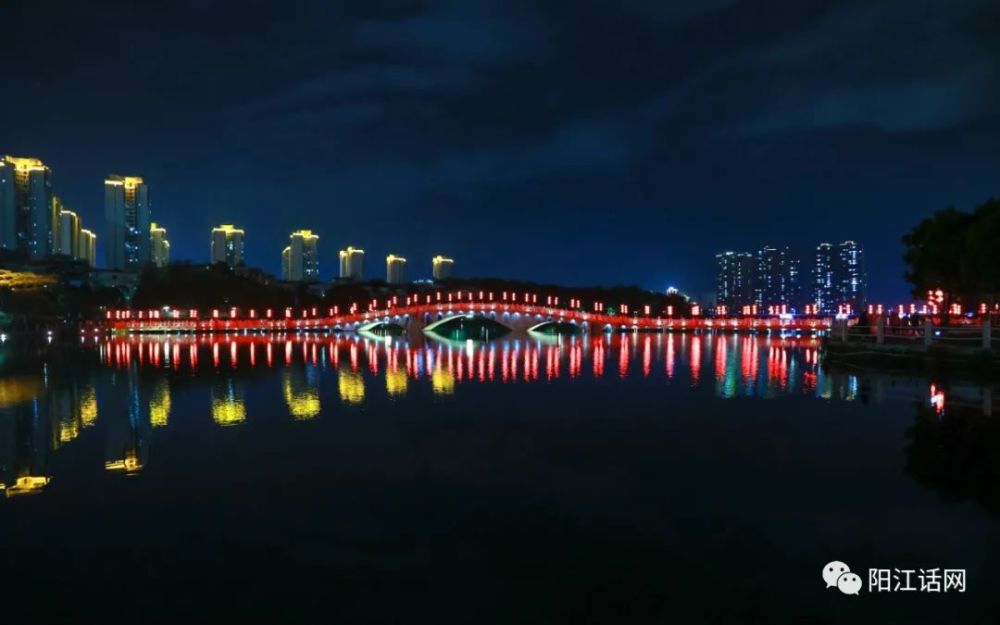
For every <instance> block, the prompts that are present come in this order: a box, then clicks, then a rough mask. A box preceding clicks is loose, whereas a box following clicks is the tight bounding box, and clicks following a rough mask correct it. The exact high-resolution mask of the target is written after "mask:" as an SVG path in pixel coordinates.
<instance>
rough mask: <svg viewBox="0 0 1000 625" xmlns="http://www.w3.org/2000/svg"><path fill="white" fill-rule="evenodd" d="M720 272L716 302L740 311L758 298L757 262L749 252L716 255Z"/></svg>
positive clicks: (734, 310) (729, 308) (736, 311)
mask: <svg viewBox="0 0 1000 625" xmlns="http://www.w3.org/2000/svg"><path fill="white" fill-rule="evenodd" d="M715 260H716V262H717V263H718V268H719V273H718V278H717V279H716V285H715V286H716V291H715V304H716V306H725V307H726V308H727V309H728V311H729V312H730V313H738V312H740V311H741V310H742V308H743V306H749V305H751V304H753V303H754V302H755V301H756V300H755V297H756V293H755V291H754V282H755V280H754V278H755V276H756V273H757V263H756V262H755V260H754V257H753V254H750V253H749V252H722V253H720V254H716V255H715Z"/></svg>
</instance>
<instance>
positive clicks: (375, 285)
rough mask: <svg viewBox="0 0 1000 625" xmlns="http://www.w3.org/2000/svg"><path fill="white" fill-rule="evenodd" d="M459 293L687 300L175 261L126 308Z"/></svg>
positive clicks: (610, 304) (659, 308)
mask: <svg viewBox="0 0 1000 625" xmlns="http://www.w3.org/2000/svg"><path fill="white" fill-rule="evenodd" d="M459 290H461V291H463V292H465V293H467V292H469V291H473V292H475V294H476V295H478V292H479V291H485V292H488V291H493V292H494V293H495V294H496V301H497V302H498V303H499V302H501V301H502V300H501V293H503V292H504V291H507V292H509V293H514V292H516V293H517V294H518V301H523V294H524V293H532V294H535V295H537V296H538V300H537V303H538V304H544V303H545V301H546V300H545V298H547V297H549V296H553V297H558V298H559V301H560V305H562V306H566V305H568V304H569V300H570V298H578V299H580V300H581V306H582V308H583V309H584V310H593V304H594V302H601V303H603V304H604V307H605V310H606V311H610V310H614V311H618V310H620V307H621V305H623V304H624V305H627V306H629V311H630V312H640V313H641V312H642V311H643V308H642V307H643V306H646V305H649V306H650V312H651V314H661V313H663V312H664V311H666V310H667V306H672V307H673V312H674V314H675V315H678V316H681V315H686V314H688V312H689V304H688V302H687V300H686V299H685V298H684V297H682V296H680V295H676V294H672V295H667V294H664V293H655V292H651V291H646V290H644V289H641V288H639V287H635V286H621V287H601V286H595V287H585V288H570V287H562V286H558V285H549V284H537V283H534V282H525V281H518V280H502V279H498V278H450V279H447V280H443V281H441V282H439V283H437V284H433V285H432V284H427V283H410V284H401V285H390V284H387V283H386V282H385V281H382V280H371V281H367V282H342V283H339V282H335V283H334V284H332V285H330V286H329V287H327V288H325V289H324V287H323V286H320V285H305V284H294V283H281V282H273V281H267V280H266V279H264V278H263V276H262V274H259V273H254V272H242V273H241V272H240V271H239V270H233V269H230V268H229V267H226V266H225V265H221V264H220V265H214V266H208V267H207V266H204V265H188V264H181V263H178V264H173V265H170V266H169V267H167V268H164V269H149V270H147V271H145V272H143V274H142V276H141V278H140V282H139V286H138V288H137V289H136V292H135V295H134V297H133V298H132V306H133V307H135V308H159V307H162V306H172V307H175V308H198V309H206V308H228V307H233V306H235V307H240V308H245V307H253V308H263V307H270V308H285V307H296V308H308V307H313V306H316V307H323V308H329V307H332V306H338V307H340V309H341V310H346V309H347V307H349V306H350V305H351V304H358V306H359V307H360V308H361V309H362V310H364V309H365V308H367V305H368V303H369V302H371V301H372V300H376V301H377V302H379V303H380V307H381V305H382V304H384V302H385V301H386V300H387V299H389V298H392V297H396V298H397V302H400V303H402V302H404V301H405V299H406V297H408V296H411V295H428V294H433V293H434V292H436V291H445V292H452V293H454V292H457V291H459Z"/></svg>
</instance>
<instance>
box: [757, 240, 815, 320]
mask: <svg viewBox="0 0 1000 625" xmlns="http://www.w3.org/2000/svg"><path fill="white" fill-rule="evenodd" d="M755 291H756V303H757V305H758V306H759V307H760V309H761V310H762V311H764V310H767V309H769V308H771V307H773V308H775V309H777V308H780V307H781V306H785V307H786V309H787V310H788V312H793V311H796V310H797V309H799V308H800V307H802V305H803V303H804V302H803V301H802V275H801V261H800V258H799V254H798V252H797V251H795V250H794V249H792V248H790V247H782V248H777V247H771V246H769V245H765V246H764V247H762V248H761V249H760V251H758V252H757V275H756V285H755Z"/></svg>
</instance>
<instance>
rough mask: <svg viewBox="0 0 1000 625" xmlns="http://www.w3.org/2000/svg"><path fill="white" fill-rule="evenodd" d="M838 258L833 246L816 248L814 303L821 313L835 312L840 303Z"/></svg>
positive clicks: (824, 245) (827, 244) (823, 244)
mask: <svg viewBox="0 0 1000 625" xmlns="http://www.w3.org/2000/svg"><path fill="white" fill-rule="evenodd" d="M837 262H838V258H837V253H836V250H835V248H834V246H833V245H831V244H829V243H820V244H819V245H817V246H816V264H815V265H814V266H813V303H814V304H815V305H816V309H817V310H818V311H820V312H824V313H828V312H831V311H833V312H835V311H836V309H837V304H838V303H840V287H839V285H838V284H837V275H836V271H835V268H836V266H837Z"/></svg>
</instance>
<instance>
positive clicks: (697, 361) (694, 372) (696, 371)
mask: <svg viewBox="0 0 1000 625" xmlns="http://www.w3.org/2000/svg"><path fill="white" fill-rule="evenodd" d="M690 362H691V384H692V385H695V384H697V383H698V378H699V377H700V375H701V336H699V335H697V334H695V335H694V336H692V337H691V360H690Z"/></svg>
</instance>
